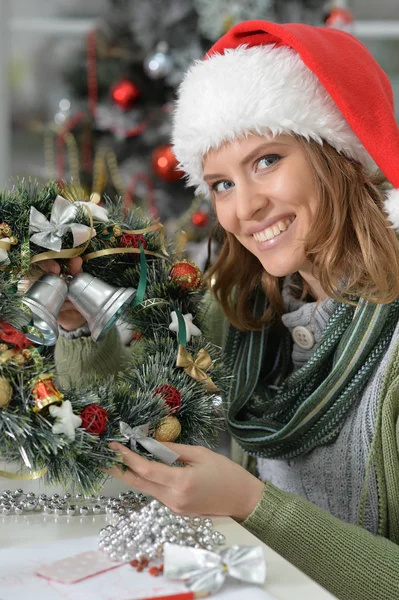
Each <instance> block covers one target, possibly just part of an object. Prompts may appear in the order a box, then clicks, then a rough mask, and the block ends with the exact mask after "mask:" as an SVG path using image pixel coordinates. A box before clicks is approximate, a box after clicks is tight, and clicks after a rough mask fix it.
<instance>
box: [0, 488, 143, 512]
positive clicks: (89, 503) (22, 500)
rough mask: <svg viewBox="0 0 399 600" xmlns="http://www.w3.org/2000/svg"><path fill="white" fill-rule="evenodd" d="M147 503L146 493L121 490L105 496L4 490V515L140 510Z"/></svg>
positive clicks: (0, 509)
mask: <svg viewBox="0 0 399 600" xmlns="http://www.w3.org/2000/svg"><path fill="white" fill-rule="evenodd" d="M145 503H147V500H146V497H145V496H144V495H143V494H136V493H135V492H126V493H121V494H120V495H119V498H112V497H111V498H106V497H105V496H101V495H100V496H84V495H83V494H76V495H73V496H72V495H71V494H68V493H66V494H64V495H62V496H60V495H59V494H53V495H48V496H47V494H40V495H36V494H34V493H32V492H28V493H27V494H25V493H24V491H23V490H21V489H19V490H15V491H13V492H12V491H11V490H5V491H3V492H0V515H7V516H8V515H21V514H24V513H28V512H39V513H40V512H42V513H44V514H46V515H51V514H53V515H55V516H57V517H58V516H61V515H67V516H68V517H72V516H75V515H80V516H86V515H99V514H101V513H109V512H110V510H111V509H113V508H114V507H115V506H117V507H119V508H120V509H122V508H123V510H129V511H131V510H137V509H138V508H140V507H142V506H143V504H145Z"/></svg>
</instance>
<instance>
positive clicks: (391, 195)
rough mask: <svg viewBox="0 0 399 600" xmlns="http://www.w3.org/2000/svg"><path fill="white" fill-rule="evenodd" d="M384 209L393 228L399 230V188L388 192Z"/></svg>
mask: <svg viewBox="0 0 399 600" xmlns="http://www.w3.org/2000/svg"><path fill="white" fill-rule="evenodd" d="M384 209H385V212H386V214H387V217H388V219H389V220H390V221H391V223H392V226H393V228H394V229H395V230H396V231H399V190H389V191H388V192H387V195H386V200H385V203H384Z"/></svg>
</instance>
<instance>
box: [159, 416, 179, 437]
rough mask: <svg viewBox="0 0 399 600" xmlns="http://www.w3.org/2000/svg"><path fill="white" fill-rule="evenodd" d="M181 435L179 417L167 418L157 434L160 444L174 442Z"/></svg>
mask: <svg viewBox="0 0 399 600" xmlns="http://www.w3.org/2000/svg"><path fill="white" fill-rule="evenodd" d="M180 433H181V425H180V421H179V419H178V418H177V417H166V419H164V420H163V421H162V422H161V424H160V425H159V427H158V428H157V430H156V433H155V439H156V440H157V441H158V442H174V441H175V440H176V439H177V438H178V437H179V435H180Z"/></svg>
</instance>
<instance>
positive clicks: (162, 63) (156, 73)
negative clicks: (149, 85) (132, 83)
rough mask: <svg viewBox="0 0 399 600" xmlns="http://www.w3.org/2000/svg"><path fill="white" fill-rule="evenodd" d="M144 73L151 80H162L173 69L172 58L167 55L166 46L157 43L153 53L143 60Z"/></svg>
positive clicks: (163, 43) (162, 43) (165, 44)
mask: <svg viewBox="0 0 399 600" xmlns="http://www.w3.org/2000/svg"><path fill="white" fill-rule="evenodd" d="M143 66H144V71H145V73H146V75H147V76H148V77H149V78H150V79H153V80H156V79H164V78H165V77H167V76H168V75H169V74H170V73H171V71H172V69H173V58H172V57H171V56H170V54H168V44H167V43H166V42H159V44H158V45H157V47H156V49H155V52H152V53H151V54H149V55H148V56H147V57H146V59H145V60H144V65H143Z"/></svg>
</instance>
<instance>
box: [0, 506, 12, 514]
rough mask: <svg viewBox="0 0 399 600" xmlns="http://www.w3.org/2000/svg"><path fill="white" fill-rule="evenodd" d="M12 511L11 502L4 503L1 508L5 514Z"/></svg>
mask: <svg viewBox="0 0 399 600" xmlns="http://www.w3.org/2000/svg"><path fill="white" fill-rule="evenodd" d="M11 511H12V508H11V505H10V504H4V505H3V508H2V510H1V512H2V513H3V515H10V514H11Z"/></svg>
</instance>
